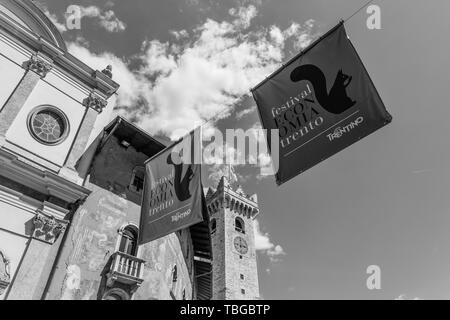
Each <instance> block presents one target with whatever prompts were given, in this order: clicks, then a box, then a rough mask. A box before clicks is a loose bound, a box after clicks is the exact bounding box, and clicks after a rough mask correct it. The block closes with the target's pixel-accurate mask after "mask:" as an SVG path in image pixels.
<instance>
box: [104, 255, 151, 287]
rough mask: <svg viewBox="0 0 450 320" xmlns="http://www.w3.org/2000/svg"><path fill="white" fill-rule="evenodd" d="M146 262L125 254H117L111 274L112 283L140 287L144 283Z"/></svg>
mask: <svg viewBox="0 0 450 320" xmlns="http://www.w3.org/2000/svg"><path fill="white" fill-rule="evenodd" d="M144 263H145V260H142V259H139V258H137V257H135V256H131V255H129V254H126V253H123V252H115V253H114V254H113V261H112V264H111V269H110V272H109V280H110V281H113V282H114V281H118V282H121V283H124V284H128V285H138V286H139V285H140V284H141V283H142V282H143V281H144Z"/></svg>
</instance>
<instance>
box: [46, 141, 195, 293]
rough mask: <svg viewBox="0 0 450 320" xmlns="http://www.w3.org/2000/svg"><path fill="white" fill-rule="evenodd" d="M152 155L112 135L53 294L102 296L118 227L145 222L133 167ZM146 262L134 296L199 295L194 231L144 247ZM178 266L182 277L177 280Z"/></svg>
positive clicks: (76, 221) (55, 279) (94, 168)
mask: <svg viewBox="0 0 450 320" xmlns="http://www.w3.org/2000/svg"><path fill="white" fill-rule="evenodd" d="M146 159H147V156H145V155H144V154H142V153H139V152H137V151H136V150H134V148H132V147H128V148H124V147H122V146H120V145H119V141H117V139H116V138H115V137H114V136H112V137H111V138H110V139H109V140H108V142H107V143H106V145H105V146H104V147H103V148H102V150H101V151H100V153H99V154H98V155H97V156H96V157H95V159H94V162H93V165H92V168H91V173H90V176H89V183H88V185H87V187H88V188H90V189H91V190H93V192H92V194H91V195H90V196H89V197H88V199H87V200H86V201H85V203H84V204H83V205H82V206H80V208H79V209H78V210H77V212H76V214H75V216H74V218H73V221H72V224H71V227H70V229H69V231H68V233H67V238H66V241H65V243H64V248H63V250H62V252H61V256H60V259H59V261H58V264H57V268H56V269H55V272H54V275H53V278H52V280H51V284H50V286H49V290H48V293H47V296H46V298H47V299H75V300H80V299H86V300H93V299H101V298H102V296H103V294H104V292H105V285H106V277H105V276H106V273H107V272H108V271H109V268H110V264H111V256H112V254H113V253H114V252H115V251H116V250H117V249H118V239H119V233H118V230H119V229H120V228H121V227H123V226H125V225H127V224H134V225H137V226H138V225H139V216H140V206H139V204H140V194H137V193H134V192H132V191H130V190H129V189H128V185H129V184H130V180H131V177H132V171H133V168H134V167H135V166H137V165H139V166H142V165H143V163H144V161H145V160H146ZM138 257H139V258H142V259H144V260H145V261H146V263H145V268H144V282H143V283H142V285H141V287H140V288H139V289H138V290H137V291H136V292H135V294H134V297H133V298H134V299H171V295H170V291H171V290H172V292H173V294H174V296H175V297H176V298H177V299H181V298H182V296H183V290H184V291H185V297H186V299H190V298H191V297H192V294H193V287H192V282H193V247H192V241H191V236H190V233H189V230H183V231H182V232H179V233H173V234H170V235H168V236H166V237H163V238H161V239H158V240H156V241H153V242H151V243H147V244H145V245H143V246H140V248H139V252H138ZM175 264H176V265H177V271H178V280H177V281H176V282H175V283H173V281H172V275H171V272H172V268H173V266H174V265H175Z"/></svg>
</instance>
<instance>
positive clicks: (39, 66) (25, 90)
mask: <svg viewBox="0 0 450 320" xmlns="http://www.w3.org/2000/svg"><path fill="white" fill-rule="evenodd" d="M23 66H24V68H25V70H26V71H25V74H24V76H23V78H22V79H21V80H20V82H19V84H18V85H17V87H16V89H15V90H14V92H13V93H12V94H11V96H10V97H9V99H8V101H7V102H6V104H5V105H4V106H3V108H2V109H1V110H0V143H1V142H2V140H4V137H5V134H6V132H7V131H8V129H9V127H10V126H11V124H12V123H13V121H14V119H15V118H16V116H17V114H18V113H19V111H20V109H21V108H22V106H23V105H24V104H25V101H26V100H27V99H28V97H29V96H30V94H31V92H33V90H34V88H35V87H36V85H37V83H38V82H39V80H40V79H42V78H44V77H45V76H46V75H47V73H48V72H49V71H50V70H51V69H52V67H53V66H52V63H51V61H49V60H46V59H45V58H43V57H41V56H40V55H38V54H35V55H33V56H32V57H31V58H30V60H28V61H26V62H25V63H24V64H23Z"/></svg>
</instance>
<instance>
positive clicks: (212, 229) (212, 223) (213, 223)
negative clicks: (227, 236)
mask: <svg viewBox="0 0 450 320" xmlns="http://www.w3.org/2000/svg"><path fill="white" fill-rule="evenodd" d="M216 227H217V222H216V219H212V220H211V233H213V232H215V231H216Z"/></svg>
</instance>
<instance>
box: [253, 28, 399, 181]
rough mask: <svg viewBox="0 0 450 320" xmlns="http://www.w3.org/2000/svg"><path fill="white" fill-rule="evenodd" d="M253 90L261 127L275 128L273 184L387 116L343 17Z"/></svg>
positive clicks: (376, 126) (377, 125)
mask: <svg viewBox="0 0 450 320" xmlns="http://www.w3.org/2000/svg"><path fill="white" fill-rule="evenodd" d="M252 93H253V97H254V99H255V101H256V104H257V106H258V112H259V115H260V119H261V122H262V126H263V128H264V129H269V130H270V129H278V130H279V154H278V155H275V154H271V156H272V159H273V157H274V156H279V158H278V160H279V161H278V163H279V169H278V172H277V173H276V175H275V176H276V181H277V184H278V185H281V184H282V183H284V182H286V181H288V180H290V179H291V178H293V177H295V176H297V175H298V174H300V173H302V172H303V171H305V170H307V169H309V168H311V167H313V166H314V165H316V164H317V163H319V162H321V161H322V160H325V159H326V158H328V157H330V156H332V155H334V154H336V153H337V152H339V151H341V150H342V149H345V148H346V147H348V146H349V145H351V144H353V143H354V142H356V141H358V140H359V139H361V138H363V137H365V136H367V135H369V134H370V133H372V132H374V131H376V130H378V129H379V128H381V127H383V126H384V125H386V124H387V123H389V122H391V120H392V117H391V115H390V114H389V113H388V112H387V111H386V108H385V106H384V104H383V102H382V101H381V98H380V96H379V95H378V93H377V91H376V89H375V86H374V84H373V83H372V81H371V79H370V77H369V75H368V73H367V71H366V69H365V68H364V65H363V64H362V62H361V60H360V58H359V56H358V53H357V52H356V50H355V48H354V47H353V45H352V43H351V42H350V40H349V39H348V37H347V34H346V32H345V28H344V25H343V22H341V23H339V24H338V25H337V26H336V27H334V28H333V29H331V30H330V31H329V32H327V33H326V34H325V35H324V36H323V37H321V38H320V39H319V40H318V41H316V42H315V43H313V44H312V45H311V46H309V47H308V48H307V49H305V50H304V51H303V52H302V53H300V54H299V55H297V56H296V57H294V58H293V59H292V60H291V61H289V62H288V63H287V64H286V65H284V66H283V67H282V68H280V69H279V70H277V71H276V72H274V74H272V75H271V76H270V77H269V78H267V79H266V80H264V81H263V82H262V83H260V84H259V85H258V86H256V87H255V88H253V89H252ZM270 145H271V144H270V135H268V146H270Z"/></svg>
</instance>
